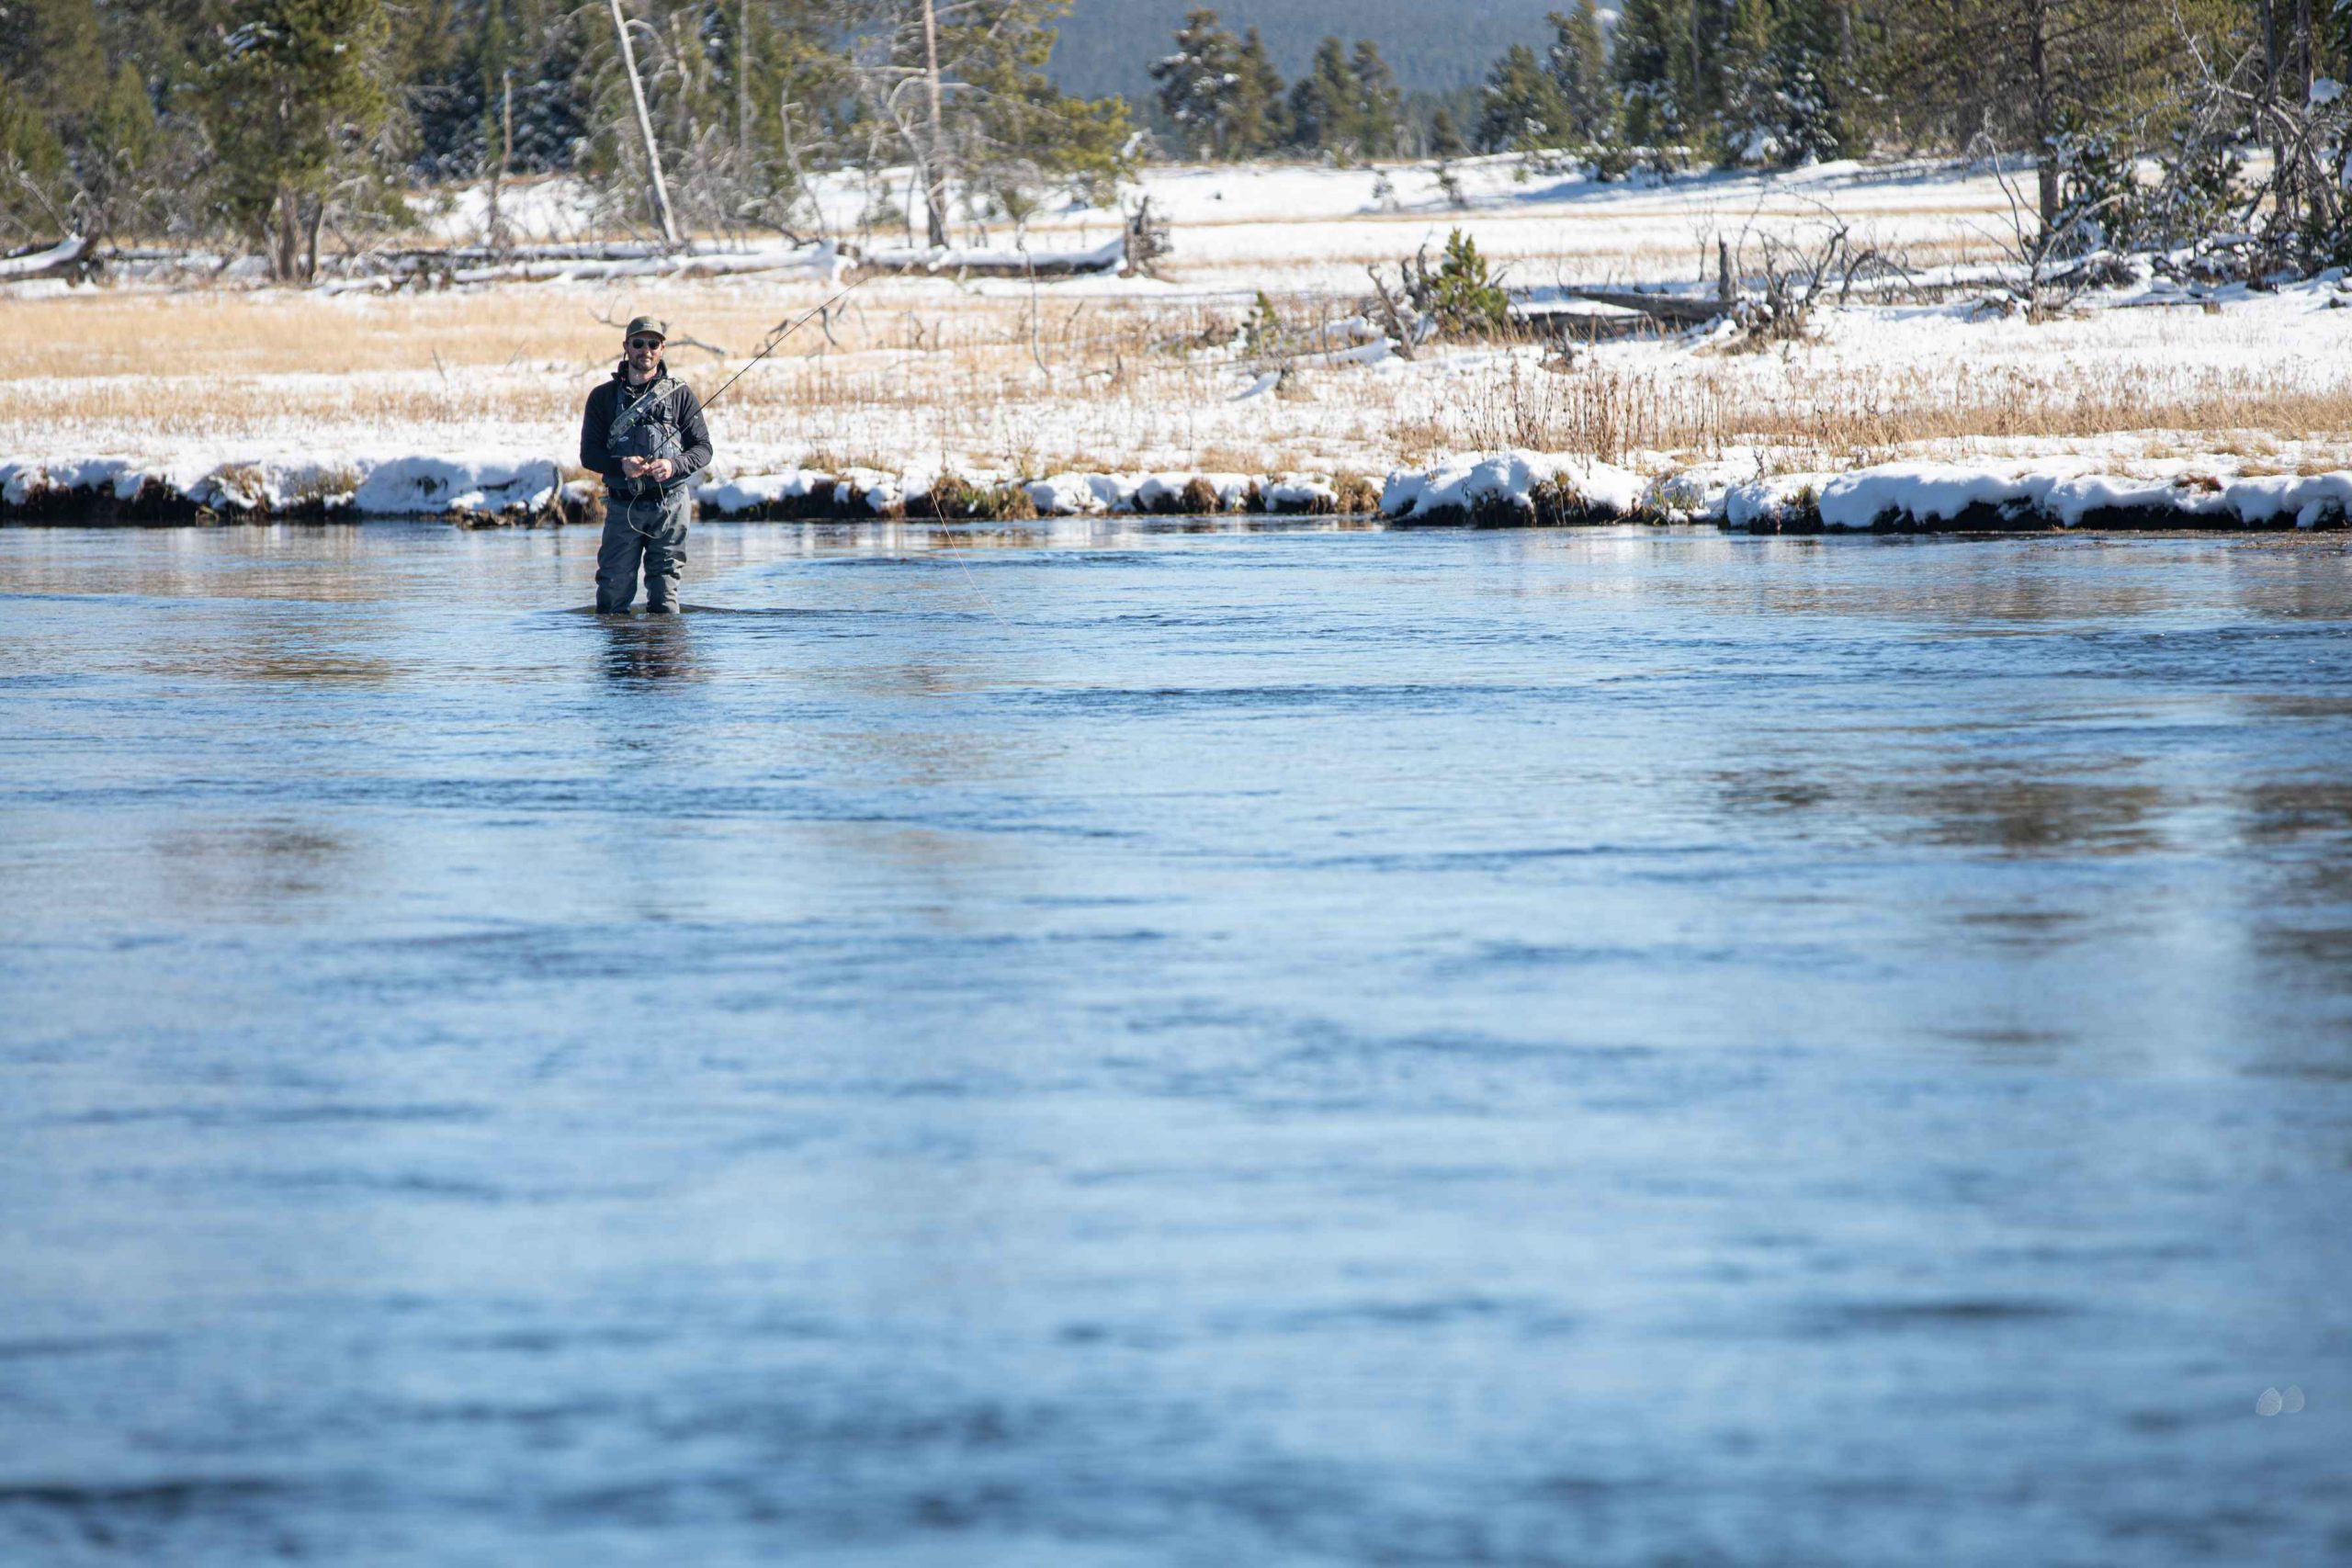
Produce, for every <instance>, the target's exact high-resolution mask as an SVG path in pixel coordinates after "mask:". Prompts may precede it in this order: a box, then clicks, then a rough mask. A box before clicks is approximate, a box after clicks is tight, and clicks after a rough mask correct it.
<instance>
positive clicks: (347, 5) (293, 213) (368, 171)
mask: <svg viewBox="0 0 2352 1568" xmlns="http://www.w3.org/2000/svg"><path fill="white" fill-rule="evenodd" d="M245 15H246V17H247V19H246V20H245V21H244V22H243V24H242V25H241V26H239V27H238V28H236V29H235V30H234V31H232V32H231V33H229V34H228V35H227V36H226V37H225V38H224V39H222V40H221V42H220V48H219V51H218V52H217V53H216V54H215V56H214V57H213V59H212V60H211V61H210V62H209V63H208V67H207V69H206V72H205V76H204V81H203V113H204V119H205V123H206V126H207V128H208V129H209V131H210V133H211V137H212V147H213V152H214V155H215V158H216V159H217V167H216V176H215V193H216V196H217V198H218V200H219V201H220V205H221V209H222V210H223V212H224V213H225V214H226V215H227V216H228V217H229V218H230V219H231V220H232V222H234V223H236V224H237V225H238V226H239V227H241V228H243V230H245V231H247V232H248V233H250V234H252V235H253V236H254V238H255V239H256V240H257V241H260V242H261V243H264V244H265V246H266V250H267V253H268V255H269V258H270V265H271V269H272V271H273V272H274V273H275V275H276V276H278V277H280V278H293V277H298V276H300V277H308V276H313V275H314V274H315V272H316V269H317V262H318V235H319V229H320V226H321V224H322V222H323V221H324V220H325V216H326V211H327V208H328V206H329V204H330V202H331V201H333V200H334V199H335V197H337V195H338V187H339V186H342V185H343V184H344V183H345V181H351V182H353V183H354V185H355V186H356V187H357V188H358V190H359V191H360V192H361V193H363V199H364V197H365V196H372V195H375V194H376V190H375V188H372V187H377V186H378V182H379V180H380V179H381V177H382V176H383V175H384V174H385V172H386V171H385V169H384V165H383V160H382V158H381V155H380V154H381V149H380V148H379V147H378V146H377V135H378V133H379V131H380V130H382V128H383V126H384V122H385V118H386V117H387V115H388V113H389V112H390V107H391V105H390V96H389V95H388V94H387V93H386V91H385V87H384V84H383V82H382V80H381V79H380V77H379V71H380V69H381V67H382V64H383V59H384V53H385V46H386V43H387V41H388V38H389V29H388V28H387V27H386V22H385V15H384V7H383V4H382V0H252V3H251V5H250V8H249V10H247V12H246V13H245Z"/></svg>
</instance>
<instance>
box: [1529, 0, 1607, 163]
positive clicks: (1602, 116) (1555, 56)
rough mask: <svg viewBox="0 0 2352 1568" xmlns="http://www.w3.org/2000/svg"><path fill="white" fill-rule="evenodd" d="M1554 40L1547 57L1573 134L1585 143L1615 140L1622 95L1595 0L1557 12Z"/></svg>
mask: <svg viewBox="0 0 2352 1568" xmlns="http://www.w3.org/2000/svg"><path fill="white" fill-rule="evenodd" d="M1551 22H1552V31H1553V39H1552V47H1551V51H1550V58H1549V59H1548V60H1546V61H1545V62H1544V63H1545V64H1546V65H1547V66H1548V67H1549V69H1550V72H1551V75H1552V81H1553V84H1554V85H1555V87H1556V88H1557V89H1558V91H1559V96H1560V104H1561V107H1562V108H1563V109H1564V110H1565V111H1566V115H1567V118H1566V122H1565V125H1566V130H1567V132H1568V134H1569V135H1570V136H1572V137H1574V138H1575V139H1576V140H1577V141H1582V142H1588V143H1589V142H1600V141H1608V140H1609V139H1610V137H1611V133H1612V132H1613V131H1614V130H1615V129H1616V125H1617V96H1616V92H1615V89H1614V87H1613V85H1611V82H1610V79H1609V41H1608V39H1607V37H1606V36H1605V35H1604V34H1603V33H1602V32H1601V30H1600V8H1599V7H1598V6H1596V5H1595V4H1594V3H1593V0H1577V8H1576V9H1575V10H1574V11H1573V12H1570V13H1567V14H1566V15H1563V14H1561V13H1560V12H1558V11H1555V12H1553V13H1552V14H1551Z"/></svg>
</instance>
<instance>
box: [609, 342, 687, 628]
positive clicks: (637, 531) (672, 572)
mask: <svg viewBox="0 0 2352 1568" xmlns="http://www.w3.org/2000/svg"><path fill="white" fill-rule="evenodd" d="M682 389H683V387H682V384H681V383H679V382H676V381H673V380H672V379H670V376H669V373H668V372H667V371H666V370H665V371H664V372H662V374H661V375H659V376H656V377H655V378H653V380H652V381H651V382H650V383H649V384H648V385H647V387H646V388H645V389H644V391H643V392H642V393H640V394H639V396H638V397H637V398H636V399H635V400H633V401H631V402H629V403H628V405H627V406H625V407H623V408H622V409H621V410H620V411H619V412H617V413H616V414H615V415H614V416H613V423H612V427H611V430H610V433H609V434H608V435H607V437H606V440H607V443H608V447H607V449H608V450H609V451H611V452H612V454H613V455H614V456H615V457H643V458H645V459H647V460H648V461H650V460H651V459H653V458H656V457H675V456H676V455H677V454H678V452H679V451H680V450H681V448H680V446H679V444H678V438H679V434H680V430H679V426H678V422H677V420H676V418H675V417H674V415H673V400H674V398H675V396H676V394H677V393H678V392H679V391H681V390H682ZM623 482H624V483H626V484H627V485H628V493H627V494H626V495H615V494H614V493H613V491H612V486H611V484H610V483H609V482H608V483H607V484H606V485H605V537H604V539H603V542H602V543H601V544H600V545H599V546H598V547H597V550H596V608H598V609H599V610H605V611H619V610H626V609H628V607H629V605H630V604H632V603H633V602H635V600H636V598H637V578H638V568H639V563H640V561H641V562H642V563H643V566H644V570H645V604H646V608H647V609H649V610H652V611H655V612H663V611H669V610H674V609H676V608H677V597H678V577H679V573H680V570H681V569H682V568H683V567H684V565H685V559H686V549H685V545H686V525H687V523H688V522H689V521H690V519H691V517H692V514H693V508H694V491H693V489H692V488H691V487H689V486H687V485H685V484H683V483H680V484H676V485H673V487H671V488H669V489H667V490H664V489H663V487H662V481H661V480H659V479H646V478H644V477H643V476H641V475H640V476H639V477H638V478H635V479H628V480H625V481H623Z"/></svg>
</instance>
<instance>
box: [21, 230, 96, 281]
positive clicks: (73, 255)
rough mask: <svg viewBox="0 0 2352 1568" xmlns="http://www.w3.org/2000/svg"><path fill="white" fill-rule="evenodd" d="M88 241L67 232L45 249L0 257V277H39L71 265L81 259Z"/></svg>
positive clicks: (88, 243) (88, 244) (86, 248)
mask: <svg viewBox="0 0 2352 1568" xmlns="http://www.w3.org/2000/svg"><path fill="white" fill-rule="evenodd" d="M89 248H90V242H89V241H87V240H85V239H84V238H83V237H82V236H81V235H79V234H68V235H67V236H66V237H65V238H64V239H62V240H60V241H59V242H58V243H55V244H53V245H51V246H50V247H49V249H47V250H45V251H34V252H32V253H31V254H27V255H21V256H6V257H0V277H39V276H40V275H41V274H42V273H45V272H54V271H56V270H57V269H58V268H59V267H63V266H71V265H73V264H74V263H75V262H77V261H80V260H81V259H82V254H83V253H84V252H85V251H87V250H88V249H89Z"/></svg>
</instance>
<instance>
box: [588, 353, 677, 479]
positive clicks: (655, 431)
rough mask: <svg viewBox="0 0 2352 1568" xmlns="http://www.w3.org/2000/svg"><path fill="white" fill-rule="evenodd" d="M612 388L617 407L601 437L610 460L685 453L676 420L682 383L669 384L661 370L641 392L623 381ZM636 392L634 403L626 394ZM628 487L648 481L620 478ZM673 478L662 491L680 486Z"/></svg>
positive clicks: (669, 379)
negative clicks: (610, 456) (615, 390)
mask: <svg viewBox="0 0 2352 1568" xmlns="http://www.w3.org/2000/svg"><path fill="white" fill-rule="evenodd" d="M615 385H616V387H618V389H619V391H618V393H617V394H616V404H617V407H616V411H615V412H614V414H613V423H612V428H611V430H610V431H609V432H608V433H607V434H606V435H605V450H606V451H608V452H610V453H611V454H612V455H613V456H614V457H616V458H620V457H673V458H674V457H678V456H679V455H680V454H681V453H683V452H684V450H685V439H684V437H685V428H684V425H683V424H682V423H680V421H679V419H678V398H677V394H678V393H680V392H682V391H684V390H685V383H684V382H683V381H673V380H672V379H671V378H670V372H669V371H668V370H666V369H665V370H663V371H662V373H661V374H660V375H658V376H656V377H654V378H653V379H652V380H650V381H649V382H647V383H646V384H645V386H644V387H643V388H642V389H632V388H631V387H630V386H629V384H628V382H627V381H625V380H624V381H618V382H616V383H615ZM632 390H635V391H636V397H635V400H633V401H632V400H631V399H630V394H631V392H632ZM617 482H618V483H622V484H628V485H632V486H634V485H638V484H650V483H652V482H654V481H652V480H650V479H649V480H629V479H623V480H619V481H617ZM684 482H685V481H684V479H672V480H670V481H669V484H668V485H665V486H664V487H663V488H665V489H667V488H671V487H673V486H676V485H680V484H683V483H684Z"/></svg>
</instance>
